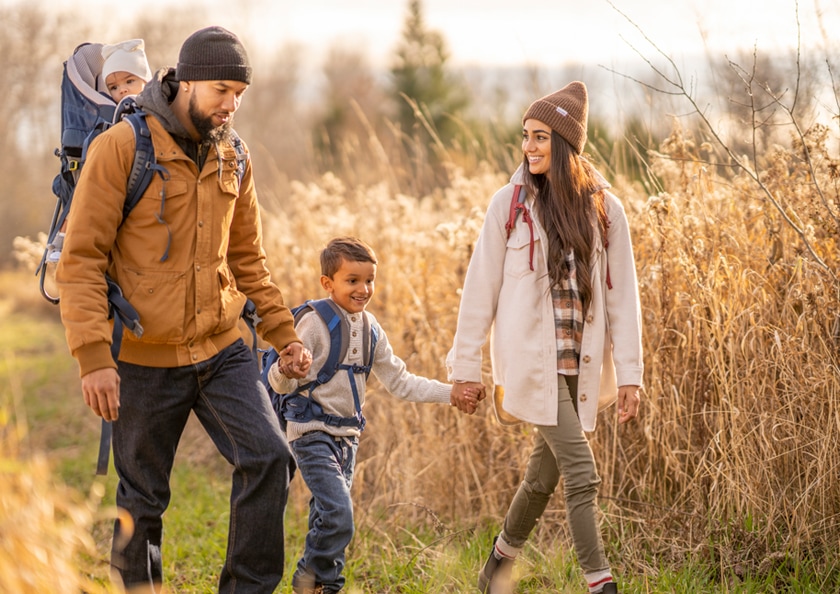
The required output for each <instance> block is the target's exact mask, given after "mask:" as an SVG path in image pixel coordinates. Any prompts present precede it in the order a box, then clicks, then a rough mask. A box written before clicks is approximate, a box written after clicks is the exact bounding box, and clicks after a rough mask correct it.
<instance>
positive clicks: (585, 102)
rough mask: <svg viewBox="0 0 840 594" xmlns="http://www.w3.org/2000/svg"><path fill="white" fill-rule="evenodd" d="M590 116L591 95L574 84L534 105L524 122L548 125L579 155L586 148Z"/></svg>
mask: <svg viewBox="0 0 840 594" xmlns="http://www.w3.org/2000/svg"><path fill="white" fill-rule="evenodd" d="M588 114H589V95H588V94H587V92H586V85H584V84H583V83H582V82H579V81H574V82H570V83H569V84H567V85H566V86H565V87H563V88H562V89H560V90H559V91H555V92H554V93H552V94H551V95H546V96H545V97H543V98H541V99H537V100H536V101H534V102H533V103H532V104H531V106H530V107H529V108H528V111H526V112H525V116H524V117H523V118H522V123H523V124H524V123H525V120H528V119H535V120H539V121H541V122H545V123H546V124H548V125H549V126H550V127H551V129H552V130H554V131H555V132H557V133H558V134H559V135H560V136H562V137H563V138H565V139H566V140H567V141H568V142H569V144H571V145H572V147H574V149H575V151H577V154H581V153H582V152H583V147H584V146H586V121H587V118H588Z"/></svg>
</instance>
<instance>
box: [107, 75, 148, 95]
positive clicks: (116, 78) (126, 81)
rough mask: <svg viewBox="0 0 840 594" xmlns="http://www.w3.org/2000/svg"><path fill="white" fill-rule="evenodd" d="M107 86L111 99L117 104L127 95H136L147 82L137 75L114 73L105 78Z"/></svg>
mask: <svg viewBox="0 0 840 594" xmlns="http://www.w3.org/2000/svg"><path fill="white" fill-rule="evenodd" d="M105 86H107V87H108V92H109V93H110V94H111V98H112V99H113V100H114V101H116V102H117V103H119V102H120V99H122V98H123V97H125V96H126V95H136V94H137V93H139V92H140V91H142V90H143V87H145V86H146V83H145V81H143V79H142V78H140V77H139V76H137V75H136V74H132V73H130V72H124V71H122V70H120V71H118V72H112V73H111V74H109V75H108V76H107V77H106V78H105Z"/></svg>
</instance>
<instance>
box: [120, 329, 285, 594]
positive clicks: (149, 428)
mask: <svg viewBox="0 0 840 594" xmlns="http://www.w3.org/2000/svg"><path fill="white" fill-rule="evenodd" d="M119 374H120V410H119V419H118V420H117V421H116V422H114V427H113V447H114V465H115V467H116V470H117V474H118V475H119V485H118V486H117V498H116V503H117V506H118V507H120V508H123V509H125V510H126V511H127V512H128V513H129V514H130V515H131V518H132V520H133V522H134V526H133V532H132V531H131V529H130V527H129V526H127V525H126V526H124V525H123V523H122V522H120V521H119V520H117V522H116V524H115V528H114V544H113V547H112V552H111V564H112V565H113V566H114V567H115V568H116V569H117V570H118V571H119V573H120V575H121V577H122V580H123V583H124V584H125V586H126V588H132V589H133V588H137V587H138V586H141V587H143V586H144V585H148V586H149V591H150V592H154V591H157V590H156V589H158V588H159V586H160V583H161V581H162V561H161V548H160V547H161V540H162V532H163V524H162V520H161V516H162V515H163V512H164V510H165V509H166V507H167V506H168V504H169V498H170V488H169V477H170V472H171V470H172V464H173V460H174V458H175V450H176V449H177V447H178V442H179V441H180V438H181V434H182V432H183V430H184V427H185V425H186V423H187V419H188V418H189V415H190V411H193V412H195V415H196V417H197V418H198V420H199V421H200V422H201V424H202V425H203V426H204V429H205V430H206V431H207V434H208V435H209V436H210V438H211V439H212V440H213V443H214V444H215V445H216V448H218V450H219V452H220V453H221V454H222V455H223V456H224V457H225V459H226V460H227V461H228V462H230V463H231V464H232V465H233V478H232V487H231V494H230V525H229V528H228V542H227V558H226V560H225V564H224V567H223V568H222V572H221V576H220V578H219V592H220V593H224V594H257V593H259V594H269V593H271V592H274V589H275V587H276V586H277V584H278V583H279V582H280V579H281V578H282V576H283V562H284V549H283V543H284V534H283V513H284V511H285V508H286V500H287V497H288V489H289V479H290V469H293V468H294V467H293V464H294V462H293V460H292V454H291V450H290V449H289V444H288V442H287V441H286V438H285V436H284V435H283V433H282V432H281V431H280V426H279V424H278V421H277V416H276V414H275V413H274V411H273V409H272V408H271V404H270V403H269V399H268V394H267V393H266V391H265V388H264V387H263V386H262V385H261V384H260V382H259V374H258V368H257V363H256V361H255V359H254V356H253V354H252V353H251V351H250V350H249V349H248V347H247V346H245V344H244V342H242V341H241V340H240V341H237V342H236V343H234V344H233V345H231V346H230V347H228V348H226V349H225V350H223V351H222V352H221V353H219V354H218V355H216V356H215V357H213V358H212V359H210V360H208V361H204V362H202V363H199V364H197V365H189V366H186V367H177V368H154V367H145V366H139V365H131V364H128V363H122V362H121V363H120V364H119ZM187 503H188V502H187ZM125 538H129V540H128V543H127V544H123V542H122V541H124V540H125ZM143 589H144V590H145V587H143ZM132 591H133V590H132Z"/></svg>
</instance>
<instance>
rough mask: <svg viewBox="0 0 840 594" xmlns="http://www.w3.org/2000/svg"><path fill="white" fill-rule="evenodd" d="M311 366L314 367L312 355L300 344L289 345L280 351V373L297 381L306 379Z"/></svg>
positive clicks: (278, 365) (292, 343)
mask: <svg viewBox="0 0 840 594" xmlns="http://www.w3.org/2000/svg"><path fill="white" fill-rule="evenodd" d="M310 365H312V353H311V352H310V351H309V349H308V348H306V347H305V346H303V344H302V343H300V342H291V343H289V344H288V345H287V346H286V348H284V349H283V350H282V351H280V359H279V360H278V361H277V367H278V369H280V373H282V374H283V375H285V376H286V377H289V378H295V379H301V378H304V377H306V374H307V372H308V371H309V366H310Z"/></svg>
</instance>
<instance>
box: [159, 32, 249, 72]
mask: <svg viewBox="0 0 840 594" xmlns="http://www.w3.org/2000/svg"><path fill="white" fill-rule="evenodd" d="M251 72H252V70H251V63H250V62H249V61H248V54H247V53H246V52H245V47H244V46H243V45H242V42H240V41H239V38H238V37H237V36H236V35H234V34H233V33H231V32H230V31H228V30H227V29H223V28H222V27H207V28H206V29H199V30H198V31H196V32H195V33H193V34H192V35H190V36H189V37H187V39H186V41H184V45H182V46H181V53H180V54H179V55H178V66H177V67H176V68H175V76H176V78H177V79H178V80H183V81H191V80H235V81H239V82H243V83H245V84H248V85H250V84H251Z"/></svg>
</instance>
